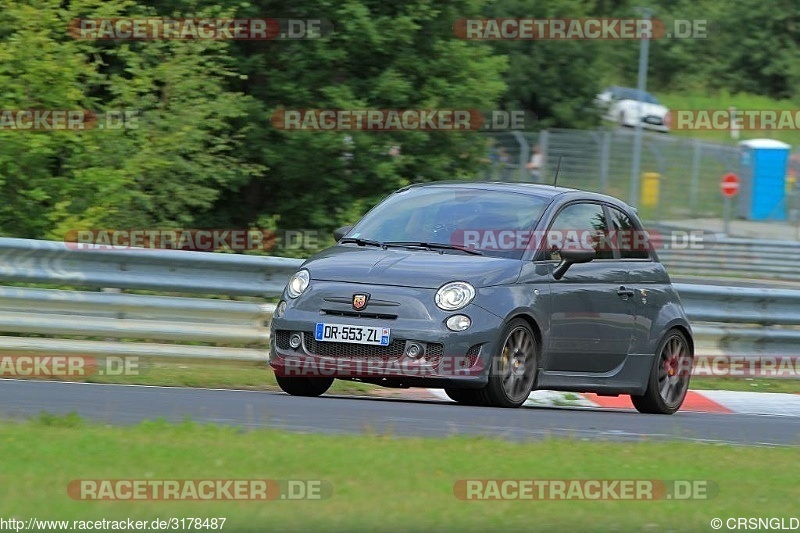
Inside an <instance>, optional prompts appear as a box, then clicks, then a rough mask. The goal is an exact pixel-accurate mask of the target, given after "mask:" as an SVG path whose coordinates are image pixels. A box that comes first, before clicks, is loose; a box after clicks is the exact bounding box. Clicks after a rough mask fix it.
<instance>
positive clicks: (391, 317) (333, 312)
mask: <svg viewBox="0 0 800 533" xmlns="http://www.w3.org/2000/svg"><path fill="white" fill-rule="evenodd" d="M322 313H323V314H326V315H331V316H346V317H351V318H376V319H379V320H397V315H387V314H385V313H360V312H358V311H338V310H336V309H323V310H322Z"/></svg>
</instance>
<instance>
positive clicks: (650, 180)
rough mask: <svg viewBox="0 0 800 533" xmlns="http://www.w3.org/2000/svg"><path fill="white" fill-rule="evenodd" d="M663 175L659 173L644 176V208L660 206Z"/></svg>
mask: <svg viewBox="0 0 800 533" xmlns="http://www.w3.org/2000/svg"><path fill="white" fill-rule="evenodd" d="M660 179H661V175H660V174H659V173H658V172H644V173H643V174H642V198H641V205H642V207H655V206H656V205H658V186H659V181H660Z"/></svg>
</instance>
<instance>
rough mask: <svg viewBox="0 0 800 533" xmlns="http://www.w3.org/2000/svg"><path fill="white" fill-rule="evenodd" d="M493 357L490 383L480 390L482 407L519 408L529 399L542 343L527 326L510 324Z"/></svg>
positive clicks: (524, 322) (504, 330)
mask: <svg viewBox="0 0 800 533" xmlns="http://www.w3.org/2000/svg"><path fill="white" fill-rule="evenodd" d="M499 341H500V342H499V343H498V346H499V347H500V348H499V353H498V352H497V350H496V353H493V354H492V355H493V357H492V361H491V364H490V366H489V383H487V384H486V387H484V388H483V389H480V393H481V399H482V400H483V401H482V403H483V404H484V405H487V406H490V407H520V406H521V405H522V404H524V403H525V401H526V400H527V399H528V396H530V394H531V391H532V390H533V386H534V385H535V383H536V376H537V373H538V371H539V342H538V341H537V340H536V335H534V333H533V330H532V329H531V327H530V325H528V323H527V322H526V321H525V320H523V319H521V318H515V319H514V320H511V321H510V322H509V323H508V324H506V326H505V327H504V328H503V331H502V333H501V334H500V337H499Z"/></svg>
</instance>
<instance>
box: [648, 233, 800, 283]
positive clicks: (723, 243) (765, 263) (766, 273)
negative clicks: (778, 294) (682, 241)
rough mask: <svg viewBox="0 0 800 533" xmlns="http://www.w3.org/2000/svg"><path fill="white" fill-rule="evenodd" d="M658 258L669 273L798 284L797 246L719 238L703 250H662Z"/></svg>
mask: <svg viewBox="0 0 800 533" xmlns="http://www.w3.org/2000/svg"><path fill="white" fill-rule="evenodd" d="M658 256H659V258H660V259H661V260H662V261H663V262H664V264H665V265H667V267H668V268H669V270H670V272H681V273H691V274H694V275H713V276H720V275H722V276H732V277H756V278H759V277H761V278H763V277H769V278H773V279H779V280H786V281H797V282H800V268H799V267H798V266H799V265H800V243H799V242H792V241H773V240H758V241H755V240H752V239H735V238H718V239H716V241H714V242H712V241H708V242H706V243H704V244H703V248H702V249H694V248H690V247H687V248H682V249H675V248H673V249H670V250H666V249H665V250H659V251H658Z"/></svg>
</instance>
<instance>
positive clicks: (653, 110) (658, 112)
mask: <svg viewBox="0 0 800 533" xmlns="http://www.w3.org/2000/svg"><path fill="white" fill-rule="evenodd" d="M625 104H626V105H627V106H628V107H630V108H631V109H633V110H634V111H636V110H637V109H638V108H639V102H637V101H636V100H625ZM667 113H669V109H668V108H666V107H665V106H663V105H661V104H651V103H648V102H642V116H645V117H646V116H648V115H654V116H657V117H663V116H664V115H666V114H667Z"/></svg>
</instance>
